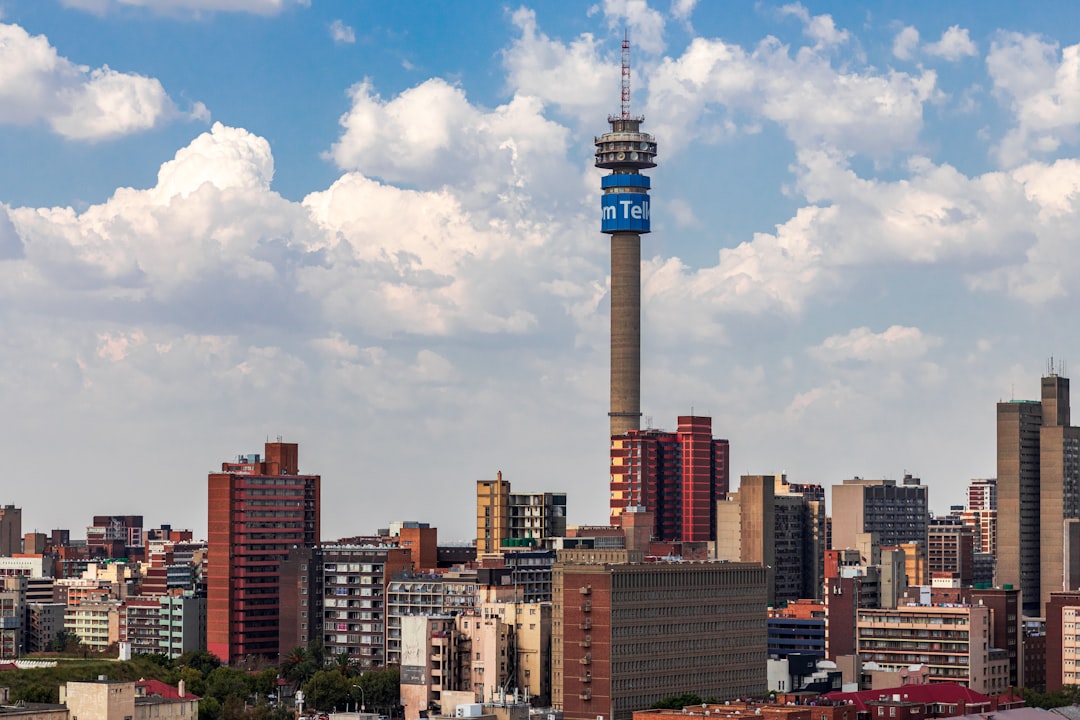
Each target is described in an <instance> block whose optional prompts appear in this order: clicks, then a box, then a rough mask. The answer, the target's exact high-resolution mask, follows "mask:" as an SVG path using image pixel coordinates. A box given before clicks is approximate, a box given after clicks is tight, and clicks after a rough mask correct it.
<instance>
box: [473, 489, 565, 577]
mask: <svg viewBox="0 0 1080 720" xmlns="http://www.w3.org/2000/svg"><path fill="white" fill-rule="evenodd" d="M496 478H497V479H495V480H477V481H476V554H477V555H478V556H480V555H483V554H484V553H497V552H505V551H514V550H522V549H529V548H538V547H542V546H544V545H545V541H546V540H547V539H548V538H556V537H563V536H565V535H566V493H550V492H535V493H533V492H524V493H515V492H511V491H510V483H509V481H507V480H503V479H502V471H501V470H500V471H499V472H498V475H497V476H496Z"/></svg>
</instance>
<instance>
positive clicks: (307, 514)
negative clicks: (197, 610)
mask: <svg viewBox="0 0 1080 720" xmlns="http://www.w3.org/2000/svg"><path fill="white" fill-rule="evenodd" d="M298 458H299V447H298V445H297V444H296V443H283V442H274V443H266V459H265V460H262V459H260V457H259V456H258V455H246V456H241V457H240V458H239V459H238V461H237V462H233V463H229V462H226V463H222V466H221V472H220V473H210V475H209V477H208V478H207V483H208V487H209V490H208V499H209V509H208V513H207V514H208V518H207V526H208V530H207V532H208V536H207V539H208V547H207V552H208V558H207V560H208V568H207V569H208V572H209V579H208V582H207V593H208V594H207V611H206V624H207V632H206V639H207V649H208V650H209V651H210V652H212V653H213V654H214V655H217V656H218V657H219V658H221V660H222V661H224V662H227V663H230V664H233V663H237V662H239V661H241V660H242V659H244V658H247V657H249V656H250V657H272V658H275V659H276V658H277V654H278V647H279V645H278V626H279V621H280V616H279V599H280V594H279V586H278V580H279V577H278V576H279V566H280V564H281V562H282V561H283V560H284V559H285V557H286V556H287V555H288V552H289V549H290V548H291V547H293V546H295V545H301V546H304V545H314V544H316V543H317V542H318V541H319V483H320V478H319V476H318V475H301V474H300V472H299V464H298Z"/></svg>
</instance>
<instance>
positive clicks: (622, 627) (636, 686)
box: [552, 550, 767, 720]
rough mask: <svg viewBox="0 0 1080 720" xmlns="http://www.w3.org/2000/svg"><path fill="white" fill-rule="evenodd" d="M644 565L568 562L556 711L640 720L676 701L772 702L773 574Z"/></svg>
mask: <svg viewBox="0 0 1080 720" xmlns="http://www.w3.org/2000/svg"><path fill="white" fill-rule="evenodd" d="M642 560H643V555H642V553H640V552H638V551H633V550H607V551H603V550H563V551H560V552H559V561H558V562H557V563H556V564H555V568H554V576H553V578H554V579H553V588H554V591H553V595H554V599H553V603H552V702H553V705H554V706H555V708H556V709H559V710H562V711H563V713H564V716H565V717H566V718H567V719H568V720H593V719H594V718H603V719H604V720H630V718H631V716H632V714H633V711H634V710H638V709H641V708H645V707H649V706H650V705H651V704H652V703H654V702H656V701H657V700H659V699H661V698H664V697H668V696H671V695H679V694H682V693H697V694H699V695H701V696H703V697H716V698H720V699H731V698H736V697H748V696H749V697H753V696H762V695H764V693H765V692H766V689H767V678H766V659H767V646H766V642H767V640H766V636H767V633H766V592H767V591H766V576H765V568H763V567H762V566H760V565H752V564H749V563H721V562H674V563H668V562H657V563H644V562H642Z"/></svg>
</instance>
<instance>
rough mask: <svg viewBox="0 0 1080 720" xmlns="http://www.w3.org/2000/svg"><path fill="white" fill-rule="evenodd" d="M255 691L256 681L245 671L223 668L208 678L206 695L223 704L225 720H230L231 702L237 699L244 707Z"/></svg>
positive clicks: (213, 672) (217, 669)
mask: <svg viewBox="0 0 1080 720" xmlns="http://www.w3.org/2000/svg"><path fill="white" fill-rule="evenodd" d="M254 691H255V681H254V679H253V678H252V677H251V675H249V674H248V673H246V672H244V671H243V670H236V669H234V668H229V667H224V666H222V667H219V668H215V669H214V670H213V671H212V672H211V673H210V674H209V675H207V676H206V694H207V695H209V696H210V697H212V698H215V699H217V701H218V702H220V703H221V705H222V719H223V720H230V718H229V717H228V713H229V707H228V701H229V700H231V699H234V698H235V699H237V700H239V701H240V705H241V706H243V704H244V703H245V702H246V701H247V700H248V698H250V697H251V694H252V693H253V692H254Z"/></svg>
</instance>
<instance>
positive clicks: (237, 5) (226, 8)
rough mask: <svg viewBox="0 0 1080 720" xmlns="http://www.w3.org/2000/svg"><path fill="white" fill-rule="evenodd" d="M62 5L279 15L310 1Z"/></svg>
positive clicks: (147, 0) (75, 1)
mask: <svg viewBox="0 0 1080 720" xmlns="http://www.w3.org/2000/svg"><path fill="white" fill-rule="evenodd" d="M60 3H61V4H62V5H64V6H65V7H70V8H76V9H79V10H86V11H88V12H92V13H95V14H98V15H103V14H105V13H107V12H110V11H112V10H115V9H118V8H122V7H142V8H147V9H148V10H151V11H153V12H158V13H172V12H177V11H186V12H195V13H198V12H245V13H255V14H256V15H277V14H279V13H281V12H283V11H285V10H287V9H289V8H292V7H308V6H309V5H310V4H311V0H60Z"/></svg>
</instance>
